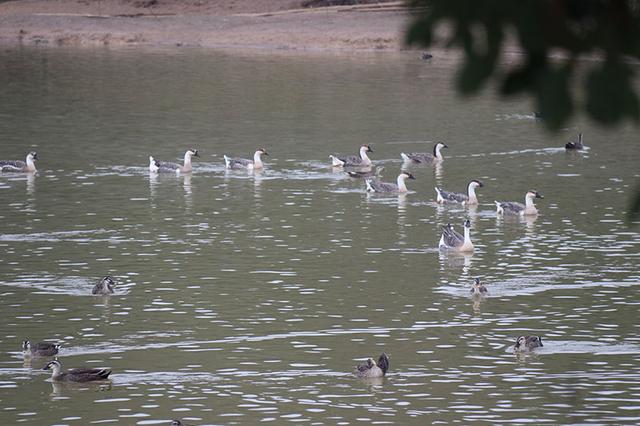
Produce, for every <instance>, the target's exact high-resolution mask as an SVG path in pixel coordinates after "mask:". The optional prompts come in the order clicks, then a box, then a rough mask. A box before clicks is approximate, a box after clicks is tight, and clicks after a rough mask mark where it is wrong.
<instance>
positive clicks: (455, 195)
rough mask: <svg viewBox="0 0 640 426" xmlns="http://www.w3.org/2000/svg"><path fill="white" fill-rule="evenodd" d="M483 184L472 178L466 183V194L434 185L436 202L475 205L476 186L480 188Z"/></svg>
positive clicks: (476, 198)
mask: <svg viewBox="0 0 640 426" xmlns="http://www.w3.org/2000/svg"><path fill="white" fill-rule="evenodd" d="M483 186H484V184H483V183H482V182H480V181H479V180H475V179H474V180H472V181H471V182H469V184H468V185H467V193H466V194H463V193H461V192H449V191H445V190H444V189H442V188H439V187H437V186H436V188H435V189H436V194H437V197H436V201H437V202H438V204H443V203H445V202H450V203H461V204H462V205H463V206H469V205H477V204H478V197H477V196H476V188H482V187H483Z"/></svg>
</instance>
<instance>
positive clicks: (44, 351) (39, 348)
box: [22, 339, 60, 356]
mask: <svg viewBox="0 0 640 426" xmlns="http://www.w3.org/2000/svg"><path fill="white" fill-rule="evenodd" d="M59 350H60V345H59V344H55V343H48V342H38V343H34V344H33V345H32V344H31V342H30V341H29V339H27V340H25V341H23V342H22V353H23V354H24V355H25V356H54V355H57V354H58V351H59Z"/></svg>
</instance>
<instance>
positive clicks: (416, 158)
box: [400, 142, 449, 164]
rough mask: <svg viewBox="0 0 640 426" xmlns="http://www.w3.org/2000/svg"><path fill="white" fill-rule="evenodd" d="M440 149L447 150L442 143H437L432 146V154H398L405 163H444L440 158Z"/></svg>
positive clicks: (442, 158) (441, 157)
mask: <svg viewBox="0 0 640 426" xmlns="http://www.w3.org/2000/svg"><path fill="white" fill-rule="evenodd" d="M442 148H449V147H448V146H447V145H445V144H444V143H442V142H438V143H436V144H435V145H434V146H433V154H430V153H428V152H410V153H408V154H405V153H404V152H401V153H400V157H402V159H403V160H404V161H405V162H407V163H420V164H424V163H439V162H441V161H444V157H443V156H442V152H440V151H441V150H442Z"/></svg>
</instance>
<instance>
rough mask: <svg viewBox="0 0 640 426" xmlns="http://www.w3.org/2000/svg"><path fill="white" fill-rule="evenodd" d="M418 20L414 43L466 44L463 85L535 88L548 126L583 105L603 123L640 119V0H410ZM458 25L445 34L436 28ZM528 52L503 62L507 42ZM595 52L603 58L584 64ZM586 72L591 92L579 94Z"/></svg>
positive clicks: (469, 88)
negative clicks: (638, 73)
mask: <svg viewBox="0 0 640 426" xmlns="http://www.w3.org/2000/svg"><path fill="white" fill-rule="evenodd" d="M408 5H409V7H410V9H411V10H412V13H413V15H414V16H413V20H412V22H411V24H410V26H409V29H408V31H407V34H406V42H407V44H409V45H420V46H423V47H429V46H432V45H433V44H434V43H436V42H437V43H438V44H440V42H442V41H444V43H445V46H447V47H454V48H461V49H462V51H463V52H464V63H463V65H462V66H461V67H460V69H459V70H458V75H457V87H458V91H459V92H461V93H462V94H472V93H474V92H477V91H478V90H479V89H480V88H482V87H483V86H484V85H485V84H486V83H487V81H489V80H491V79H495V80H497V81H498V83H499V87H500V93H501V94H502V95H515V94H523V93H524V94H528V95H529V96H531V97H532V98H533V99H534V100H535V105H536V110H537V112H539V113H540V115H541V117H543V121H544V123H545V125H546V126H547V127H548V128H549V129H551V130H557V129H559V128H560V127H561V126H563V125H564V124H566V122H567V120H568V119H569V118H570V117H571V116H572V115H573V114H574V113H575V112H579V113H581V112H584V113H586V114H587V115H588V116H590V117H591V118H592V119H594V120H595V121H596V122H598V123H600V124H602V125H614V124H617V123H620V122H622V121H624V120H625V119H631V120H633V121H636V122H637V121H638V120H639V119H640V104H639V102H638V95H637V93H636V90H635V88H634V86H633V76H634V71H635V70H636V69H637V68H638V65H637V63H636V64H633V63H632V62H634V61H635V60H638V59H640V1H639V0H517V1H514V0H408ZM440 24H444V25H445V27H447V28H448V29H449V30H450V31H449V32H448V35H447V36H445V39H444V40H439V39H437V34H436V30H437V29H438V28H439V27H440ZM511 46H512V47H514V48H515V49H517V50H519V51H521V52H522V53H523V59H522V61H520V63H518V64H517V65H512V66H509V68H507V69H506V70H505V69H504V68H502V69H498V65H499V61H500V59H501V57H500V56H501V54H502V53H503V51H504V49H505V48H508V47H511ZM588 55H591V56H594V57H596V58H599V59H602V60H596V61H591V62H587V63H584V62H583V63H582V64H581V68H582V69H585V68H586V72H585V73H582V71H581V72H580V74H579V75H578V69H577V68H578V67H577V59H578V58H579V57H580V56H588ZM578 77H580V79H581V80H580V82H581V84H583V85H584V94H585V95H584V96H585V99H578V98H577V97H576V94H575V93H576V89H577V88H578V87H577V86H576V85H575V84H574V83H573V81H575V80H576V78H578Z"/></svg>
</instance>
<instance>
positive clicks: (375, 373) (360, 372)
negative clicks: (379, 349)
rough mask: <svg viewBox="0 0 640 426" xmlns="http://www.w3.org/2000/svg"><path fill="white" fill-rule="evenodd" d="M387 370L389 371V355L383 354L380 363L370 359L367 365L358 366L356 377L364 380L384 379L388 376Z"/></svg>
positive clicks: (379, 359)
mask: <svg viewBox="0 0 640 426" xmlns="http://www.w3.org/2000/svg"><path fill="white" fill-rule="evenodd" d="M387 370H389V355H387V354H386V353H384V352H383V353H382V354H381V355H380V358H378V362H375V361H374V360H373V358H369V359H367V361H366V362H365V363H363V364H359V365H357V366H356V369H355V375H356V377H362V378H374V377H383V376H384V375H385V374H387Z"/></svg>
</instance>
